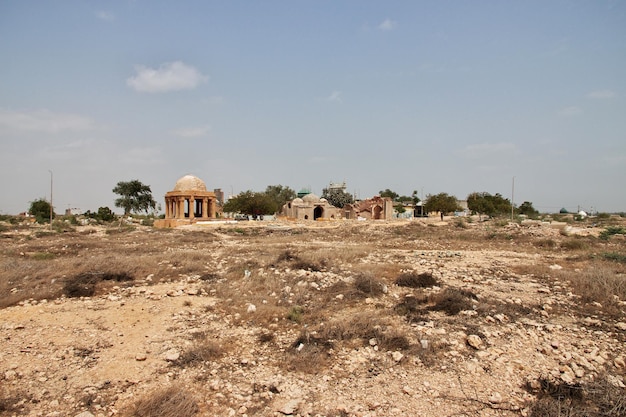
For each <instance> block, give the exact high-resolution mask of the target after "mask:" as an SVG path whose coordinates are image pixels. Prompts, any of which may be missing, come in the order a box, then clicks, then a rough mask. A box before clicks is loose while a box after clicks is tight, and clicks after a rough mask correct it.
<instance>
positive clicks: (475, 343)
mask: <svg viewBox="0 0 626 417" xmlns="http://www.w3.org/2000/svg"><path fill="white" fill-rule="evenodd" d="M467 344H468V345H470V346H471V347H473V348H474V349H480V348H481V347H482V345H483V340H482V339H481V338H480V336H478V335H475V334H470V335H469V336H467Z"/></svg>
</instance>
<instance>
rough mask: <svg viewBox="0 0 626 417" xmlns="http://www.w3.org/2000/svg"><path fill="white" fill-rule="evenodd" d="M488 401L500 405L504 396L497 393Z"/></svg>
mask: <svg viewBox="0 0 626 417" xmlns="http://www.w3.org/2000/svg"><path fill="white" fill-rule="evenodd" d="M488 401H489V402H490V403H491V404H500V403H501V402H502V395H501V394H500V393H499V392H497V391H495V392H493V393H492V394H491V395H490V396H489V398H488Z"/></svg>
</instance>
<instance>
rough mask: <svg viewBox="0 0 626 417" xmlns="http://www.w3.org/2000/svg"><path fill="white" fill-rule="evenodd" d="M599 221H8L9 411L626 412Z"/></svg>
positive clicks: (3, 276)
mask: <svg viewBox="0 0 626 417" xmlns="http://www.w3.org/2000/svg"><path fill="white" fill-rule="evenodd" d="M613 222H614V224H615V222H622V219H619V218H617V219H613ZM617 224H620V223H617ZM621 224H622V225H624V223H623V222H622V223H621ZM604 227H605V226H604V225H595V226H594V225H593V224H592V223H591V222H587V223H585V224H578V225H573V226H566V225H565V224H556V223H552V224H550V223H547V222H544V223H540V222H527V223H523V224H521V225H520V224H507V223H506V222H495V221H491V222H478V221H473V222H466V221H463V222H462V221H459V220H458V219H447V220H446V221H444V222H436V223H435V222H432V221H431V222H428V221H425V220H414V221H397V222H384V221H380V222H347V221H346V222H341V221H338V222H309V223H294V222H273V223H265V222H241V223H237V224H224V223H222V224H219V223H216V224H213V225H210V226H207V225H203V226H195V227H189V228H179V229H176V230H156V229H152V228H150V227H145V226H132V227H130V226H123V227H119V226H118V225H117V224H114V225H109V226H81V227H68V228H67V230H66V231H65V232H61V233H59V232H51V231H47V229H45V228H43V227H37V226H28V227H26V226H14V225H9V224H4V225H2V228H0V230H1V239H0V245H1V251H0V252H1V254H0V262H1V263H0V291H1V292H0V307H1V308H0V326H1V332H0V334H1V336H2V339H1V341H0V347H1V349H0V415H6V416H22V415H25V416H81V417H88V416H114V415H121V416H131V415H135V416H171V417H174V416H179V417H186V416H193V415H199V416H246V415H247V416H283V415H300V416H362V417H365V416H372V417H373V416H418V415H422V416H520V415H521V416H550V415H563V416H565V415H568V416H574V415H598V416H599V415H607V416H608V415H611V416H624V415H626V399H625V397H626V396H625V395H624V386H625V385H624V382H626V381H625V375H626V364H625V361H626V347H625V346H626V344H625V342H626V318H625V317H624V312H625V311H626V302H625V301H626V283H625V279H626V278H625V275H624V272H625V271H626V264H625V261H624V259H625V258H626V243H625V240H624V238H623V235H614V236H610V238H609V239H607V240H603V239H600V238H599V237H598V236H599V233H600V232H601V231H602V230H603V228H604ZM577 410H578V411H577ZM577 413H578V414H577Z"/></svg>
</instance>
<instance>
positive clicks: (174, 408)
mask: <svg viewBox="0 0 626 417" xmlns="http://www.w3.org/2000/svg"><path fill="white" fill-rule="evenodd" d="M198 412H199V408H198V404H197V403H196V400H195V398H194V397H193V395H191V394H190V393H189V392H188V391H187V390H185V389H184V388H181V387H176V386H171V387H169V388H163V389H160V390H157V391H154V392H152V393H150V394H147V395H145V396H144V397H143V398H140V399H139V400H137V401H136V402H135V403H134V404H133V406H132V407H131V409H130V410H129V412H128V413H126V414H125V415H126V416H128V417H192V416H195V415H197V414H198Z"/></svg>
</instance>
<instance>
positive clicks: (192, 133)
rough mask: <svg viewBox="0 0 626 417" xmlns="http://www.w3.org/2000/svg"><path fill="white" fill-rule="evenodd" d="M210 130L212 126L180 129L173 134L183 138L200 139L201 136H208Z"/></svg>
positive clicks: (173, 131)
mask: <svg viewBox="0 0 626 417" xmlns="http://www.w3.org/2000/svg"><path fill="white" fill-rule="evenodd" d="M210 130H211V126H201V127H183V128H180V129H175V130H172V131H171V133H172V134H173V135H174V136H178V137H181V138H198V137H201V136H206V135H207V134H208V133H209V131H210Z"/></svg>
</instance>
